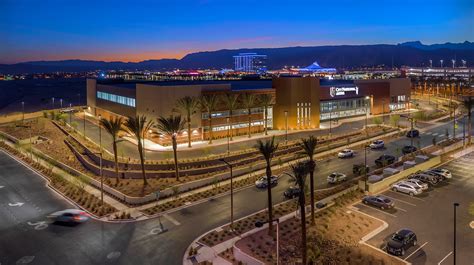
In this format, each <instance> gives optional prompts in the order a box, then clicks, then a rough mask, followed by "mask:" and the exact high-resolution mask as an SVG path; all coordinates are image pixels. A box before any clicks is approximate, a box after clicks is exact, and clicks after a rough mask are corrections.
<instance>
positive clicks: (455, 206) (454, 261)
mask: <svg viewBox="0 0 474 265" xmlns="http://www.w3.org/2000/svg"><path fill="white" fill-rule="evenodd" d="M453 206H454V238H453V264H454V265H456V208H457V207H458V206H459V203H457V202H455V203H453Z"/></svg>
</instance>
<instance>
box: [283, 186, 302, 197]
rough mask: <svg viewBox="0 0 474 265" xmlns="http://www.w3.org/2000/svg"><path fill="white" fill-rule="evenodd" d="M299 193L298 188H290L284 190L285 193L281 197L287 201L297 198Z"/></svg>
mask: <svg viewBox="0 0 474 265" xmlns="http://www.w3.org/2000/svg"><path fill="white" fill-rule="evenodd" d="M300 192H301V190H300V188H298V187H294V186H291V187H289V188H288V189H286V190H285V192H283V196H285V197H286V198H288V199H293V198H296V197H298V196H299V195H300Z"/></svg>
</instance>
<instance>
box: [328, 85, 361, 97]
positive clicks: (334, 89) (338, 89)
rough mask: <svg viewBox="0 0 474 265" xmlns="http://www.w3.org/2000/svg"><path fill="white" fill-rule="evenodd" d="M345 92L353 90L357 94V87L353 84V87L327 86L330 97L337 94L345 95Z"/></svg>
mask: <svg viewBox="0 0 474 265" xmlns="http://www.w3.org/2000/svg"><path fill="white" fill-rule="evenodd" d="M347 92H355V94H356V95H359V87H357V86H354V87H334V86H332V87H330V88H329V95H331V97H332V98H333V97H337V96H345V95H346V93H347Z"/></svg>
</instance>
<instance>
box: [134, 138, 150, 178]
mask: <svg viewBox="0 0 474 265" xmlns="http://www.w3.org/2000/svg"><path fill="white" fill-rule="evenodd" d="M137 140H138V153H140V164H141V166H142V176H143V185H144V186H146V185H148V181H147V180H146V174H145V161H144V159H143V147H142V144H141V142H140V139H137Z"/></svg>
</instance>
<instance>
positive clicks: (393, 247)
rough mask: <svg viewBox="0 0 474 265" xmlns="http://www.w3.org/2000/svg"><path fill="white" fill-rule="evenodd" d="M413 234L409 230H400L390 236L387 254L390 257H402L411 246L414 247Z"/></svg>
mask: <svg viewBox="0 0 474 265" xmlns="http://www.w3.org/2000/svg"><path fill="white" fill-rule="evenodd" d="M416 240H417V238H416V235H415V233H413V231H411V230H409V229H406V228H405V229H401V230H399V231H397V232H396V233H395V234H393V235H392V237H391V238H390V240H389V241H388V242H387V252H388V253H390V254H392V255H397V256H403V255H405V251H406V250H407V249H408V248H410V247H411V246H416V244H417V242H416Z"/></svg>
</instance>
